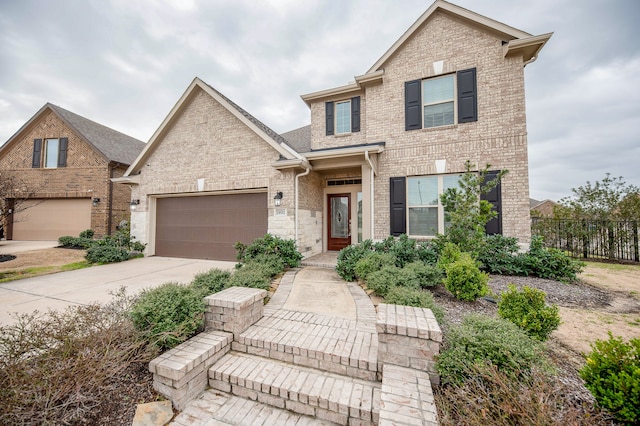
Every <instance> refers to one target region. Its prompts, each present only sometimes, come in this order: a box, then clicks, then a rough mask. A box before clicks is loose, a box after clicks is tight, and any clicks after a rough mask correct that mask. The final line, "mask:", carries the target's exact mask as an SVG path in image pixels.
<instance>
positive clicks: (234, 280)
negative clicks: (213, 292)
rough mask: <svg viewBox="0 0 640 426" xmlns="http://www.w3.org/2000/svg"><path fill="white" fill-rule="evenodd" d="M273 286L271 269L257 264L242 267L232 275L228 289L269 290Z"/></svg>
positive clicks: (250, 263) (252, 263)
mask: <svg viewBox="0 0 640 426" xmlns="http://www.w3.org/2000/svg"><path fill="white" fill-rule="evenodd" d="M270 286H271V273H270V269H269V267H268V266H267V267H264V266H262V265H261V264H259V263H256V262H249V263H246V264H244V265H242V266H241V267H240V268H239V269H236V271H235V272H234V273H233V274H231V278H229V281H228V282H227V287H251V288H260V289H263V290H269V287H270Z"/></svg>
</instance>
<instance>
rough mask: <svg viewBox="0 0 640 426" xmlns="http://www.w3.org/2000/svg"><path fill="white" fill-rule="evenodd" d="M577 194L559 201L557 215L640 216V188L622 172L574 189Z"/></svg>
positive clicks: (591, 217)
mask: <svg viewBox="0 0 640 426" xmlns="http://www.w3.org/2000/svg"><path fill="white" fill-rule="evenodd" d="M571 191H572V192H573V195H571V196H569V197H565V198H563V199H561V200H560V201H559V203H560V206H558V207H557V208H556V209H555V211H554V216H555V217H556V218H557V219H568V218H572V219H593V220H638V219H639V218H640V189H639V188H638V187H637V186H635V185H627V184H626V183H625V181H624V180H623V178H622V176H619V177H611V174H610V173H607V174H606V176H605V177H604V179H602V180H601V181H596V182H595V183H594V184H591V182H589V181H587V183H586V185H584V186H579V187H578V188H573V189H571Z"/></svg>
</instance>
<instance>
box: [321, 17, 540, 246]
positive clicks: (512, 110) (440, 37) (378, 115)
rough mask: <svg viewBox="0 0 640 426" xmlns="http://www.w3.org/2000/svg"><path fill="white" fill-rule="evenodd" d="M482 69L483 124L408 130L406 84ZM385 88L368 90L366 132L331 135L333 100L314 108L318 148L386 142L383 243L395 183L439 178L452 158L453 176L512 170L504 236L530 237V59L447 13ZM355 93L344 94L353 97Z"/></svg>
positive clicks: (428, 25)
mask: <svg viewBox="0 0 640 426" xmlns="http://www.w3.org/2000/svg"><path fill="white" fill-rule="evenodd" d="M436 61H443V65H444V66H443V74H447V73H452V72H455V71H459V70H464V69H468V68H474V67H475V68H476V69H477V88H478V98H477V99H478V121H476V122H472V123H461V124H454V125H450V126H442V127H437V128H431V129H422V130H414V131H405V128H404V126H405V119H404V82H406V81H410V80H415V79H420V78H427V77H432V76H435V73H434V69H433V66H432V64H433V62H436ZM384 71H385V74H384V77H383V82H382V84H376V85H371V86H367V87H366V89H365V93H362V94H361V96H362V101H361V102H362V115H361V129H362V130H361V131H360V132H358V133H354V134H351V135H346V136H339V137H336V136H325V129H324V122H325V120H324V114H325V101H328V100H337V99H341V97H339V96H338V97H334V98H328V99H322V100H320V101H317V102H313V103H312V105H311V134H312V148H313V149H321V148H329V147H334V146H338V145H355V144H361V143H373V142H380V141H384V142H385V143H386V146H385V151H384V152H383V153H382V154H381V155H380V156H379V170H378V175H377V176H376V179H375V206H374V209H375V218H374V226H375V228H374V229H375V235H374V237H375V238H384V237H386V236H387V235H388V234H389V178H390V177H393V176H413V175H426V174H435V173H436V169H435V160H439V159H445V160H447V168H446V173H459V172H463V171H464V163H465V161H466V160H470V161H471V162H472V163H474V164H476V165H478V166H480V167H484V165H485V164H487V163H489V164H491V165H492V169H508V170H509V173H508V174H507V175H506V176H505V177H504V179H503V184H502V215H503V218H502V224H503V233H504V235H507V236H515V237H518V238H519V240H520V241H521V242H528V241H529V239H530V228H529V176H528V158H527V134H526V113H525V95H524V67H523V61H522V57H512V58H504V54H503V47H502V40H501V39H499V38H497V37H495V36H494V35H492V34H489V33H487V32H484V31H482V30H480V29H477V28H475V27H472V26H469V25H468V24H466V23H462V22H461V21H460V20H458V19H456V18H453V17H451V16H450V15H446V14H444V13H441V12H437V13H435V14H434V15H433V16H432V17H431V18H430V19H429V20H427V21H426V22H425V23H424V24H423V26H422V28H420V29H419V30H417V31H416V32H415V33H414V35H413V36H412V37H411V38H410V39H409V40H407V42H406V43H405V44H404V46H402V48H400V49H399V50H398V51H397V52H396V53H395V54H394V55H393V56H392V57H391V58H390V59H389V60H388V61H387V63H386V64H384ZM351 96H354V94H351V93H350V94H349V96H346V97H342V98H347V97H351Z"/></svg>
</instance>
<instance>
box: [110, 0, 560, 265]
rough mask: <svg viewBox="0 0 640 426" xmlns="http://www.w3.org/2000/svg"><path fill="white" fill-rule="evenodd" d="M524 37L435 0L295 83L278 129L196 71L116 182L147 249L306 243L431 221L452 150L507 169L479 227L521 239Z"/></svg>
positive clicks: (326, 246)
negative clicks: (318, 78) (331, 82)
mask: <svg viewBox="0 0 640 426" xmlns="http://www.w3.org/2000/svg"><path fill="white" fill-rule="evenodd" d="M551 35H552V34H551V33H548V34H542V35H538V36H534V35H531V34H529V33H526V32H524V31H522V30H519V29H516V28H513V27H510V26H508V25H506V24H503V23H501V22H497V21H495V20H493V19H491V18H488V17H485V16H482V15H479V14H476V13H474V12H472V11H469V10H467V9H464V8H461V7H459V6H456V5H454V4H452V3H449V2H446V1H443V0H436V1H435V2H434V3H433V4H432V5H431V6H430V7H429V8H428V9H427V10H426V11H425V12H424V14H423V15H422V16H420V17H419V18H418V20H417V21H416V22H415V23H414V24H413V25H412V26H411V27H410V28H409V29H408V30H407V31H406V32H405V33H404V34H403V35H402V36H401V37H400V39H398V40H397V41H396V42H395V43H393V45H392V46H391V47H390V48H389V50H387V52H386V53H385V54H384V55H383V56H382V57H381V58H380V59H379V60H378V61H376V63H374V64H373V66H372V67H371V68H370V69H369V70H367V71H366V72H365V73H364V74H361V75H357V76H356V77H355V81H354V82H353V83H351V84H348V85H346V86H341V87H335V88H328V89H324V90H320V91H317V92H313V93H309V94H305V95H302V99H303V101H304V102H305V103H306V104H307V106H308V107H309V109H310V113H311V124H310V125H309V126H305V127H302V128H300V129H296V130H293V131H291V132H287V133H284V134H281V135H280V134H277V133H276V132H274V131H273V130H271V129H269V128H268V127H267V126H265V125H264V124H263V123H261V122H260V121H259V120H258V119H256V118H255V117H253V116H252V115H251V114H249V113H248V112H247V111H245V110H244V109H242V108H241V107H240V106H238V105H236V104H235V103H234V102H232V101H231V100H230V99H228V98H226V97H225V96H224V95H222V94H221V93H220V92H218V91H217V90H216V89H214V88H213V87H211V86H209V85H207V84H206V83H204V82H203V81H202V80H200V79H198V78H196V79H195V80H194V81H193V82H192V83H191V84H190V85H189V87H188V88H187V90H186V91H185V93H184V94H183V95H182V97H181V98H180V99H179V100H178V102H177V104H176V105H175V106H174V108H173V109H172V110H171V111H170V113H169V115H168V116H167V117H166V119H165V120H164V121H163V123H162V124H161V125H160V127H159V128H158V130H157V131H156V132H155V134H154V135H153V136H152V138H151V140H150V141H149V143H148V144H147V146H146V147H145V149H144V150H143V151H142V152H141V154H140V155H139V156H138V158H137V159H136V161H135V162H134V163H133V164H132V165H131V167H129V169H128V170H127V172H126V173H125V175H124V176H123V177H122V178H120V179H116V181H118V182H122V183H126V184H129V185H132V188H133V203H134V204H136V206H137V208H136V210H135V211H134V212H132V216H131V223H132V233H133V234H134V235H135V236H136V237H137V238H138V239H140V240H142V241H144V242H147V243H148V247H147V250H148V252H147V254H148V255H154V254H155V255H163V256H178V257H196V258H209V259H221V260H234V259H235V250H234V249H233V245H234V243H235V242H237V241H241V242H244V243H247V242H249V241H251V240H252V239H254V238H257V237H260V236H263V235H264V234H265V233H266V232H269V233H272V234H275V235H278V236H281V237H284V238H293V239H295V240H296V242H297V245H298V248H299V249H300V251H301V252H302V253H303V254H305V255H306V256H309V255H313V254H316V253H320V252H323V251H333V250H340V249H341V248H343V247H345V246H347V245H349V244H356V243H358V242H361V241H363V240H365V239H382V238H385V237H387V236H388V235H401V234H408V235H409V236H410V237H411V238H415V239H429V238H432V237H434V236H435V235H436V234H437V233H442V232H443V231H444V229H445V226H446V223H445V216H444V210H443V207H442V205H441V203H440V202H439V195H440V194H442V193H443V191H445V190H446V188H449V187H452V186H456V185H457V182H458V179H459V176H460V174H461V173H462V172H464V170H465V162H466V161H467V160H469V161H471V162H472V163H473V164H475V165H477V166H479V167H484V165H485V164H490V165H491V167H492V170H493V173H498V172H499V171H500V170H505V169H506V170H509V173H508V174H506V175H505V176H504V177H503V178H502V181H501V183H500V185H499V186H498V187H497V188H495V189H494V190H493V191H492V192H491V193H489V194H487V195H486V197H487V199H488V200H489V201H491V202H492V203H493V205H494V208H495V209H496V211H497V212H498V217H497V218H496V219H495V220H494V221H492V222H491V223H489V224H488V225H487V232H489V233H501V234H504V235H506V236H512V237H516V238H518V240H519V241H520V242H521V243H522V244H525V245H526V244H527V243H528V241H529V239H530V228H529V223H530V222H529V190H528V188H529V175H528V159H527V130H526V111H525V94H524V67H525V66H526V65H528V64H530V63H531V62H533V61H534V60H535V59H536V58H537V56H538V54H539V52H540V50H541V49H542V48H543V46H544V45H545V43H546V42H547V41H548V40H549V38H550V37H551Z"/></svg>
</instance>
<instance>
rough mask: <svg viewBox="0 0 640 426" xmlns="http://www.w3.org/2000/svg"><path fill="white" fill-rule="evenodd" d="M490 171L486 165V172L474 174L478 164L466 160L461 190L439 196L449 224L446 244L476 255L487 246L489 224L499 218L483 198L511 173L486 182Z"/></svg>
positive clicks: (446, 232) (501, 173) (453, 189)
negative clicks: (481, 248) (485, 243)
mask: <svg viewBox="0 0 640 426" xmlns="http://www.w3.org/2000/svg"><path fill="white" fill-rule="evenodd" d="M490 167H491V165H490V164H487V165H486V166H485V167H484V169H482V170H478V171H474V169H475V168H476V166H475V164H472V163H471V162H470V161H469V160H467V161H466V162H465V173H464V174H463V175H462V177H461V178H460V180H459V181H458V188H448V189H447V190H446V191H445V192H444V193H443V194H442V195H441V196H440V201H441V202H442V205H443V206H444V211H445V219H446V220H447V221H448V222H449V223H450V225H449V226H448V227H447V228H446V230H445V234H444V235H445V238H446V240H447V241H450V242H452V243H455V244H457V245H458V247H460V249H461V250H462V251H466V252H470V253H472V254H474V255H477V254H478V253H479V250H480V247H481V246H482V244H483V242H484V237H485V226H486V224H487V222H489V221H490V220H491V219H493V218H494V217H496V216H497V215H498V213H497V212H495V211H494V210H492V205H491V203H490V202H488V201H487V200H481V199H480V197H481V195H483V194H486V193H488V192H489V191H491V190H492V189H493V188H495V187H496V186H497V185H498V183H499V182H500V179H502V176H504V175H505V174H506V173H508V170H502V171H501V172H500V173H498V175H497V176H496V177H495V178H494V179H491V180H489V181H487V180H486V175H487V173H488V172H489V169H490Z"/></svg>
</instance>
